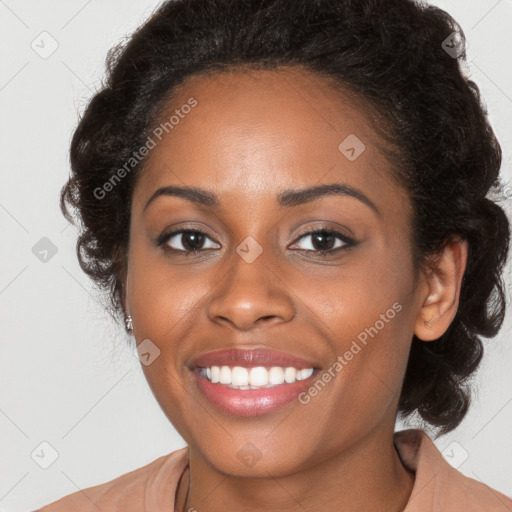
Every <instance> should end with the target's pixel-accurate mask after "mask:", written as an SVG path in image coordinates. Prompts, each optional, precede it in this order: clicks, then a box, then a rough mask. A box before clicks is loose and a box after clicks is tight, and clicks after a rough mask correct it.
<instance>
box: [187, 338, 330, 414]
mask: <svg viewBox="0 0 512 512" xmlns="http://www.w3.org/2000/svg"><path fill="white" fill-rule="evenodd" d="M191 369H192V370H193V372H194V375H195V378H196V382H197V384H198V385H199V389H200V390H201V392H202V394H203V395H204V397H205V398H206V399H207V400H208V401H209V402H210V403H211V404H212V405H214V406H215V407H216V408H218V409H220V410H221V411H223V412H225V413H228V414H232V415H237V416H259V415H262V414H268V413H270V412H272V411H275V410H276V409H278V408H280V407H282V406H284V405H285V404H287V403H289V402H291V401H293V400H294V399H296V398H297V397H298V395H299V394H300V393H301V392H302V391H303V390H305V389H306V388H308V387H309V386H310V385H311V382H312V380H313V377H314V376H315V375H316V373H317V372H318V371H319V369H320V368H319V367H318V365H317V364H316V363H314V362H313V361H308V360H306V359H303V358H299V357H296V356H293V355H291V354H287V353H284V352H278V351H274V350H268V349H247V348H243V349H241V348H232V349H228V350H222V351H217V352H210V353H208V354H204V355H202V356H200V357H198V358H197V359H196V360H195V361H194V362H193V365H192V368H191Z"/></svg>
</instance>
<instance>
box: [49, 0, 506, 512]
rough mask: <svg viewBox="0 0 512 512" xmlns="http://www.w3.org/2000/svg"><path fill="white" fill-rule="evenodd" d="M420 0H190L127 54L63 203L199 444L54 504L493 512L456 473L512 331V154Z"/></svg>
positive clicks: (175, 414) (98, 100)
mask: <svg viewBox="0 0 512 512" xmlns="http://www.w3.org/2000/svg"><path fill="white" fill-rule="evenodd" d="M464 44H465V43H464V35H463V33H462V31H461V30H460V27H459V26H458V25H457V24H456V22H455V21H454V20H453V19H452V18H451V17H450V16H449V15H448V14H446V13H445V12H444V11H442V10H440V9H437V8H434V7H430V6H425V5H419V4H416V3H414V2H412V1H410V0H390V1H388V2H380V1H378V0H364V1H357V2H356V1H353V0H337V1H329V0H300V1H297V0H293V1H291V0H264V1H261V0H258V1H257V2H256V1H254V2H253V1H246V0H179V1H174V2H167V3H164V4H162V6H161V7H160V8H159V9H158V11H157V12H155V13H154V15H153V16H152V17H151V18H150V19H149V20H148V21H147V22H146V23H145V24H144V25H143V26H142V27H140V28H139V29H138V30H137V31H136V32H135V34H133V36H132V37H131V40H130V41H129V42H128V44H127V45H126V46H124V47H121V46H120V47H119V48H117V49H115V50H114V51H112V52H111V53H110V55H109V74H108V81H107V83H106V85H105V87H104V88H103V90H101V91H100V92H99V93H98V94H96V95H95V96H94V97H93V99H92V100H91V102H90V104H89V106H88V108H87V109H86V111H85V114H84V116H83V118H82V119H81V121H80V124H79V126H78V128H77V130H76V132H75V134H74V137H73V140H72V146H71V163H72V176H71V178H70V180H69V182H68V183H67V184H66V186H65V187H64V189H63V193H62V209H63V211H64V213H65V215H66V216H67V218H68V219H70V220H71V216H70V214H69V208H70V207H71V208H74V209H76V211H77V212H78V214H79V217H80V219H81V221H82V222H83V232H82V234H81V236H80V239H79V241H78V256H79V260H80V262H81V265H82V268H83V269H84V271H85V272H87V273H88V275H89V276H91V278H93V279H94V280H95V281H96V282H97V283H99V284H101V285H102V286H103V287H104V288H105V289H107V290H109V291H110V296H111V299H112V307H113V312H114V314H117V315H119V316H121V315H122V316H124V317H125V321H126V328H127V330H128V332H130V333H131V334H133V336H134V337H135V340H136V342H137V347H138V352H139V357H140V359H141V362H142V367H143V370H144V372H145V375H146V378H147V380H148V382H149V384H150V387H151V389H152V391H153V393H154V395H155V397H156V399H157V401H158V402H159V404H160V406H161V407H162V409H163V411H164V412H165V413H166V415H167V416H168V418H169V420H170V422H171V423H172V424H173V426H174V427H175V428H176V430H177V431H178V432H179V434H180V435H181V436H182V437H183V438H184V439H185V441H186V442H187V445H188V446H187V447H186V448H183V449H181V450H178V451H175V452H172V453H171V454H169V455H167V456H163V457H160V458H159V459H157V460H155V461H153V462H152V463H151V464H149V465H147V466H145V467H143V468H139V469H137V470H135V471H132V472H130V473H127V474H125V475H122V476H120V477H119V478H117V479H115V480H113V481H111V482H107V483H105V484H101V485H98V486H95V487H92V488H89V489H85V490H83V491H79V492H77V493H74V494H72V495H69V496H67V497H64V498H62V499H61V500H59V501H57V502H55V503H53V504H50V505H47V506H45V507H43V508H42V509H41V510H42V511H43V512H56V511H60V510H73V511H82V510H83V511H86V510H87V511H89V510H91V511H92V510H101V511H104V512H107V511H114V510H115V511H123V512H128V511H141V510H148V511H152V512H156V511H170V510H176V511H180V512H181V511H194V510H197V511H199V512H202V511H205V512H207V511H208V512H212V511H219V510H234V509H237V510H244V511H253V510H272V511H283V512H284V511H291V510H311V511H318V510H322V511H334V510H336V511H339V510H351V511H353V510H372V511H373V510H375V511H377V510H378V511H389V512H392V511H404V510H405V511H407V512H420V511H421V512H423V511H429V512H431V511H433V510H434V511H441V510H450V511H451V512H453V511H457V510H461V511H462V510H464V511H473V510H474V511H477V510H486V511H489V510H493V511H494V510H495V511H498V510H499V511H504V510H510V509H512V500H510V499H509V498H507V497H506V496H505V495H503V494H501V493H499V492H497V491H496V490H493V489H491V488H490V487H488V486H487V485H485V484H483V483H481V482H477V481H476V480H473V479H469V478H467V477H465V476H463V475H462V473H460V472H459V471H457V470H456V469H454V468H452V467H451V466H450V465H448V463H447V462H446V461H445V460H444V458H443V457H442V455H441V454H440V453H439V451H438V450H437V448H436V446H435V445H434V444H433V442H432V441H431V439H430V438H429V436H428V435H427V434H426V433H425V432H424V431H423V430H421V429H408V430H405V431H401V432H396V433H395V432H394V426H395V421H396V418H397V414H399V415H400V416H401V417H407V416H409V415H411V414H413V413H416V414H418V415H419V416H420V417H421V418H422V419H423V420H424V422H425V423H427V424H429V425H431V426H432V427H434V428H436V429H437V430H438V432H439V433H441V434H444V433H447V432H449V431H451V430H453V429H454V428H455V427H456V426H457V425H459V424H460V422H461V421H462V419H463V418H464V416H465V414H466V412H467V410H468V406H469V398H470V397H469V393H468V391H467V389H466V387H465V382H466V380H467V379H468V378H469V377H470V376H471V375H472V374H473V372H474V371H475V370H476V368H477V367H478V364H479V362H480V360H481V357H482V342H481V340H480V338H479V336H485V337H492V336H494V335H496V333H497V332H498V330H499V328H500V326H501V324H502V322H503V317H504V311H505V294H504V287H503V282H502V270H503V265H504V263H505V261H506V257H507V253H508V244H509V224H508V221H507V218H506V216H505V214H504V212H503V211H502V209H501V208H500V207H499V206H498V205H497V204H495V203H494V202H493V201H491V200H490V199H488V198H486V195H487V194H488V193H489V191H490V190H491V187H493V186H494V187H496V186H497V185H498V177H499V174H498V173H499V168H500V162H501V149H500V146H499V144H498V142H497V140H496V138H495V136H494V133H493V131H492V129H491V127H490V125H489V123H488V120H487V116H486V112H485V109H484V107H483V106H482V104H481V102H480V98H479V92H478V88H477V87H476V85H475V84H474V83H473V82H471V81H470V80H468V79H466V78H465V77H464V75H463V73H462V71H461V62H462V59H464V57H465V53H464Z"/></svg>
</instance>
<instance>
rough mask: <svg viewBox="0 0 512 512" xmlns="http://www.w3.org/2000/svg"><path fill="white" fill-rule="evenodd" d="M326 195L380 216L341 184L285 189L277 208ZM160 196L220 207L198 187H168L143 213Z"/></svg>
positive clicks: (365, 199)
mask: <svg viewBox="0 0 512 512" xmlns="http://www.w3.org/2000/svg"><path fill="white" fill-rule="evenodd" d="M328 195H338V196H349V197H353V198H355V199H357V200H359V201H360V202H361V203H363V204H365V205H366V206H368V207H370V208H371V209H372V210H373V211H374V212H375V213H376V214H377V215H380V211H379V209H378V208H377V206H376V205H375V203H373V201H371V200H370V199H369V198H368V197H367V196H366V195H364V194H363V193H362V192H361V191H360V190H357V189H355V188H353V187H350V186H348V185H345V184H342V183H330V184H325V185H316V186H312V187H307V188H302V189H286V190H284V191H283V192H281V193H280V194H278V196H277V201H278V204H279V206H281V207H288V208H289V207H294V206H299V205H302V204H305V203H310V202H312V201H314V200H316V199H319V198H322V197H324V196H328ZM160 196H171V197H181V198H183V199H187V200H189V201H192V202H193V203H196V204H200V205H203V206H207V207H209V208H213V209H218V208H219V207H220V201H219V199H218V197H217V196H216V195H215V194H214V193H213V192H210V191H209V190H205V189H202V188H198V187H182V186H175V185H169V186H166V187H160V188H159V189H157V190H156V191H155V192H154V193H153V195H152V196H151V197H150V198H149V199H148V201H147V202H146V205H145V206H144V209H143V211H145V210H146V209H147V208H148V206H149V205H150V204H151V203H152V202H153V201H155V200H156V199H157V198H158V197H160Z"/></svg>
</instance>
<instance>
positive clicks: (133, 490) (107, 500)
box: [36, 429, 512, 512]
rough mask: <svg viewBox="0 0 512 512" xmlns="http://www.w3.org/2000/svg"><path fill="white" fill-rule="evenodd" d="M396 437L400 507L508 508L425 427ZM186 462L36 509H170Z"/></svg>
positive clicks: (183, 454)
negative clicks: (408, 486)
mask: <svg viewBox="0 0 512 512" xmlns="http://www.w3.org/2000/svg"><path fill="white" fill-rule="evenodd" d="M394 440H395V446H396V448H397V450H398V453H399V454H400V457H401V459H402V462H403V464H404V465H405V466H406V467H407V468H409V469H410V470H412V471H414V472H415V481H414V486H413V489H412V493H411V496H410V498H409V501H408V502H407V506H406V507H405V509H404V512H441V511H442V512H479V511H481V512H484V511H485V512H512V499H510V498H508V497H507V496H505V495H504V494H502V493H500V492H498V491H495V490H494V489H492V488H490V487H488V486H487V485H485V484H483V483H480V482H478V481H476V480H473V479H472V478H468V477H466V476H464V475H463V474H462V473H460V472H459V471H457V470H456V469H454V468H453V467H452V466H450V464H448V462H447V461H446V460H445V459H444V457H443V455H442V454H441V453H440V452H439V450H438V449H437V446H436V445H435V444H434V443H433V441H432V440H431V439H430V438H429V436H428V435H427V434H426V433H425V432H424V431H422V430H419V429H408V430H402V431H400V432H395V434H394ZM187 465H188V448H187V447H185V448H181V449H180V450H176V451H174V452H171V453H170V454H168V455H164V456H162V457H159V458H158V459H156V460H154V461H153V462H151V463H149V464H147V465H146V466H143V467H141V468H139V469H136V470H134V471H131V472H130V473H126V474H124V475H121V476H119V477H118V478H115V479H114V480H111V481H110V482H106V483H104V484H100V485H96V486H94V487H89V488H87V489H84V490H82V491H78V492H75V493H73V494H70V495H68V496H65V497H63V498H61V499H60V500H58V501H55V502H53V503H51V504H49V505H46V506H44V507H43V508H41V509H39V511H36V512H70V511H73V512H98V510H101V512H143V511H144V512H170V511H172V510H174V498H175V494H176V489H177V487H178V482H179V480H180V477H181V476H182V474H183V472H184V470H185V469H186V467H187Z"/></svg>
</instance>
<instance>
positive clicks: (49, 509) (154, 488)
mask: <svg viewBox="0 0 512 512" xmlns="http://www.w3.org/2000/svg"><path fill="white" fill-rule="evenodd" d="M187 463H188V447H185V448H181V449H180V450H176V451H174V452H171V453H169V454H167V455H163V456H162V457H159V458H158V459H156V460H154V461H153V462H150V463H149V464H147V465H145V466H143V467H141V468H138V469H135V470H133V471H130V472H129V473H125V474H123V475H121V476H119V477H117V478H114V479H113V480H110V481H108V482H105V483H103V484H100V485H96V486H93V487H88V488H86V489H82V490H79V491H77V492H75V493H73V494H69V495H67V496H64V497H63V498H61V499H59V500H57V501H54V502H52V503H50V504H48V505H45V506H43V507H42V508H40V509H38V510H37V511H36V512H64V511H66V512H69V511H70V510H73V512H89V511H90V512H93V511H94V512H97V511H98V509H99V510H101V511H102V512H114V511H115V512H117V511H119V512H121V511H122V512H131V511H133V512H140V511H141V510H147V509H148V510H155V512H156V511H157V510H160V509H161V510H167V509H168V508H169V502H168V501H167V503H164V501H165V500H169V499H171V497H172V492H173V491H174V492H175V490H176V486H177V483H178V480H179V478H180V477H181V474H182V472H183V470H184V469H185V467H186V465H187ZM159 502H162V503H159ZM148 505H150V507H148Z"/></svg>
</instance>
